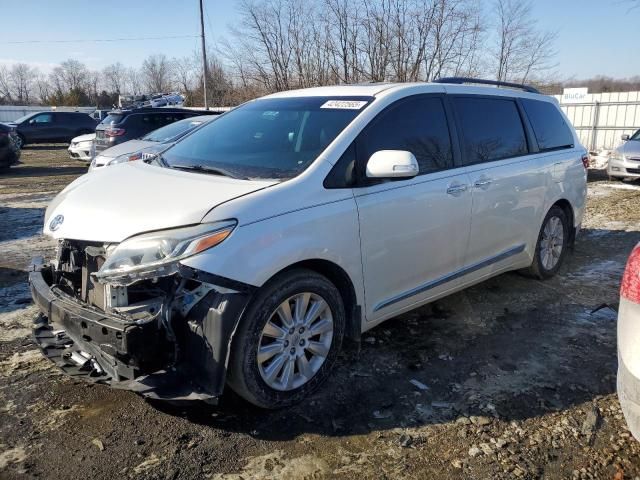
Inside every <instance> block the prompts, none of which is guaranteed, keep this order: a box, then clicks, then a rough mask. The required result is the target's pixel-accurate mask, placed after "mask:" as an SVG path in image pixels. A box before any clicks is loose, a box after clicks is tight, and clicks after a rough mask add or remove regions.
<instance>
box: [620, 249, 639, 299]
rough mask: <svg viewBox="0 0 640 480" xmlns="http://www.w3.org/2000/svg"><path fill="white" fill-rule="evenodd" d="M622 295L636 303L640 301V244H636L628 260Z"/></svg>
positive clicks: (623, 277) (621, 288)
mask: <svg viewBox="0 0 640 480" xmlns="http://www.w3.org/2000/svg"><path fill="white" fill-rule="evenodd" d="M620 296H621V297H623V298H626V299H627V300H630V301H632V302H634V303H640V244H638V245H636V247H635V248H634V249H633V251H632V252H631V255H629V260H627V267H626V268H625V269H624V275H623V276H622V285H621V286H620Z"/></svg>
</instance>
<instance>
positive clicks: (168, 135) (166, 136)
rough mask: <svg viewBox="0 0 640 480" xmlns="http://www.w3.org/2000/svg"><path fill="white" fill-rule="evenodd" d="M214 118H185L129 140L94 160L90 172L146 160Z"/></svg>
mask: <svg viewBox="0 0 640 480" xmlns="http://www.w3.org/2000/svg"><path fill="white" fill-rule="evenodd" d="M214 118H215V116H213V115H201V116H198V117H191V118H185V119H184V120H178V121H177V122H174V123H170V124H169V125H165V126H164V127H160V128H158V129H157V130H154V131H152V132H150V133H148V134H146V135H145V136H144V137H142V138H140V139H136V140H129V141H128V142H124V143H121V144H119V145H116V146H114V147H111V148H108V149H106V150H104V151H103V152H102V153H101V154H100V155H97V156H96V157H95V158H94V159H93V161H92V162H91V167H90V168H89V171H91V170H93V169H96V168H100V167H105V166H109V165H115V164H117V163H122V162H129V161H133V160H141V159H144V158H145V155H149V156H150V155H154V154H156V153H158V152H161V151H163V150H165V149H166V148H168V147H169V146H170V145H172V144H173V143H175V142H177V141H178V140H179V139H181V138H182V137H184V136H185V135H186V134H187V133H189V132H191V131H192V130H193V129H195V128H196V127H198V126H200V125H202V124H203V123H204V122H207V121H210V120H213V119H214ZM69 148H71V147H69Z"/></svg>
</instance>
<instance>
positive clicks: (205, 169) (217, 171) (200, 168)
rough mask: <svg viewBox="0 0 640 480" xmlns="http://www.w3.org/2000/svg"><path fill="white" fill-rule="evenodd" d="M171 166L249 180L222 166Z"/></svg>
mask: <svg viewBox="0 0 640 480" xmlns="http://www.w3.org/2000/svg"><path fill="white" fill-rule="evenodd" d="M170 168H175V169H176V170H188V171H193V172H202V173H211V174H212V175H222V176H224V177H230V178H235V179H237V180H248V178H247V177H241V176H239V175H236V174H234V173H231V172H230V171H229V170H224V169H222V168H216V167H206V166H204V165H171V166H170Z"/></svg>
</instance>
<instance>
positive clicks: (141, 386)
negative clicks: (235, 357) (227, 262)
mask: <svg viewBox="0 0 640 480" xmlns="http://www.w3.org/2000/svg"><path fill="white" fill-rule="evenodd" d="M47 268H48V267H46V266H43V265H41V264H40V265H38V264H37V263H35V264H34V268H33V271H32V272H30V274H29V285H30V289H31V294H32V297H33V299H34V302H35V303H36V305H37V306H38V308H39V309H40V311H41V314H40V315H39V316H38V317H37V318H36V320H35V323H34V328H33V336H34V340H35V342H36V344H37V345H38V346H39V347H40V349H41V351H42V353H43V354H44V356H45V357H47V358H49V359H50V360H51V361H52V362H53V363H54V364H55V365H56V366H58V367H59V368H60V369H61V370H62V371H63V372H65V373H66V374H68V375H70V376H73V377H76V378H81V379H83V380H87V381H90V382H94V383H102V384H107V385H110V386H112V387H114V388H119V389H125V390H131V391H134V392H137V393H139V394H141V395H143V396H144V397H147V398H151V399H156V400H166V401H171V402H174V403H176V402H178V403H179V402H183V401H193V400H201V401H205V402H207V403H212V404H216V403H217V402H218V398H219V397H220V396H221V395H222V392H223V390H224V385H225V382H226V367H227V361H228V357H229V349H230V345H231V340H232V337H233V333H234V332H235V329H236V327H237V325H238V322H239V321H240V318H241V316H242V313H243V312H244V309H245V307H246V305H247V304H248V302H249V299H250V298H251V296H252V294H253V291H254V289H255V287H252V286H250V285H245V286H244V287H245V288H243V289H242V290H243V291H241V292H238V291H233V292H232V293H229V292H228V290H225V291H226V292H227V293H220V292H217V291H212V292H210V294H209V295H207V302H206V305H205V306H200V308H198V307H199V306H198V305H196V306H195V307H194V308H193V310H192V313H193V314H194V316H193V318H188V319H186V320H185V322H186V325H187V327H186V328H185V329H184V332H183V334H182V335H181V336H180V339H179V342H180V343H181V345H180V347H181V348H180V350H181V351H183V352H184V354H183V355H182V356H181V358H180V359H179V360H178V362H177V363H176V364H175V365H174V366H171V367H167V368H166V369H163V370H157V371H154V372H153V373H150V374H145V373H143V372H142V371H140V370H139V369H137V368H136V367H135V366H131V365H130V364H127V363H125V362H123V361H122V360H121V359H120V358H118V357H119V352H125V353H132V354H135V353H136V352H135V351H133V352H131V351H130V350H132V349H135V348H136V345H139V344H140V340H143V342H142V343H144V341H146V340H148V338H147V337H146V336H147V335H153V333H154V332H157V331H158V328H157V323H156V321H150V322H147V323H143V324H139V323H136V322H134V321H129V320H126V319H125V318H122V317H119V316H117V315H114V314H110V313H106V312H102V311H99V310H98V309H94V308H90V307H88V306H84V305H83V304H81V303H79V302H78V301H76V300H75V299H73V298H72V297H70V296H68V295H66V294H64V292H61V291H60V290H59V289H57V288H56V287H55V286H52V285H51V283H52V282H51V281H50V279H49V281H47V278H46V277H47V273H48V271H47ZM43 270H44V273H45V275H43ZM185 273H186V272H185ZM221 290H222V289H221ZM205 307H206V308H205ZM101 334H102V335H104V337H100V338H97V337H99V336H100V335H101ZM149 338H151V341H150V342H147V343H153V341H154V338H153V337H149ZM101 339H102V340H103V341H100V340H101ZM74 352H76V353H78V352H83V354H84V355H85V356H86V354H89V355H90V358H89V359H87V362H86V364H83V365H80V364H79V363H78V362H77V358H78V357H77V355H76V357H75V358H76V361H74V359H73V358H71V356H72V354H73V353H74Z"/></svg>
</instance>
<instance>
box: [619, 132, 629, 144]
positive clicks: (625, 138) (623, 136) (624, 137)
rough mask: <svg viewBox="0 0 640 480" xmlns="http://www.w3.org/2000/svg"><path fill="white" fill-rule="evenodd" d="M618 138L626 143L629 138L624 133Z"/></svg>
mask: <svg viewBox="0 0 640 480" xmlns="http://www.w3.org/2000/svg"><path fill="white" fill-rule="evenodd" d="M620 138H622V140H623V141H625V142H626V141H627V140H629V138H630V137H629V134H627V133H625V134H623V135H622V137H620Z"/></svg>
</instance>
